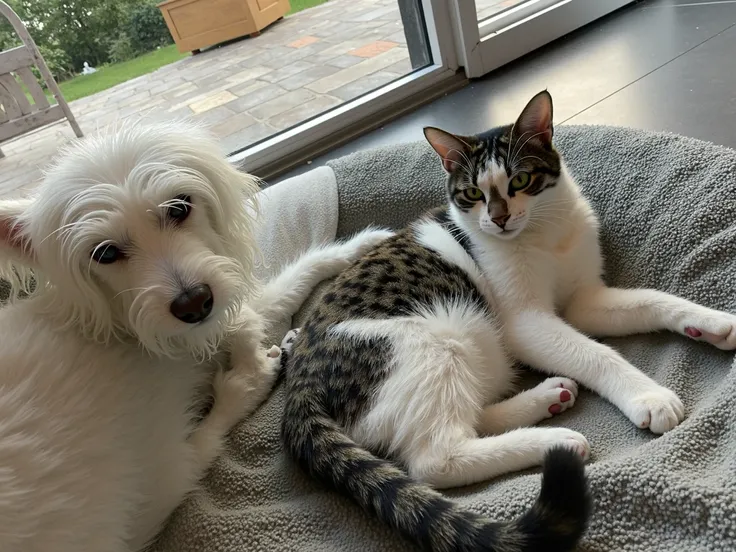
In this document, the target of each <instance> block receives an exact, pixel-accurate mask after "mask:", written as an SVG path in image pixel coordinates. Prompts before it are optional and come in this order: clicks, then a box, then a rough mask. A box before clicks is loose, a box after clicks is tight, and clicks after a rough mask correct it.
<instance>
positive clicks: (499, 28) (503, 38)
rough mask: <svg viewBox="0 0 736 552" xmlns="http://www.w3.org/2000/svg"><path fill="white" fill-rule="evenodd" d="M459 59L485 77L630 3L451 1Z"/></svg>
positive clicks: (472, 74)
mask: <svg viewBox="0 0 736 552" xmlns="http://www.w3.org/2000/svg"><path fill="white" fill-rule="evenodd" d="M452 1H453V2H454V6H455V10H456V15H457V17H456V18H455V21H456V32H457V33H458V34H459V36H460V37H461V40H459V41H458V42H459V43H460V44H461V45H462V51H461V52H458V56H459V58H460V59H461V60H462V64H463V65H464V67H465V71H466V74H467V75H468V76H469V77H479V76H481V75H484V74H486V73H488V72H490V71H492V70H494V69H496V68H498V67H500V66H502V65H504V64H506V63H508V62H510V61H513V60H514V59H516V58H518V57H521V56H523V55H525V54H528V53H529V52H531V51H533V50H535V49H536V48H539V47H540V46H543V45H545V44H547V43H548V42H551V41H552V40H555V39H557V38H560V37H561V36H564V35H565V34H567V33H570V32H572V31H574V30H576V29H578V28H580V27H582V26H584V25H587V24H588V23H590V22H592V21H594V20H596V19H598V18H599V17H602V16H604V15H606V14H608V13H611V12H612V11H615V10H617V9H619V8H621V7H623V6H625V5H626V4H628V3H630V2H632V1H633V0H475V2H472V3H471V2H468V1H465V0H452Z"/></svg>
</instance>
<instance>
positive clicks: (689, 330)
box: [685, 326, 703, 337]
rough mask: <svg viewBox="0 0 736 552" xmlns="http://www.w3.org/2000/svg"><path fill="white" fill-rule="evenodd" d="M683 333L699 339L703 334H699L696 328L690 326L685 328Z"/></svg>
mask: <svg viewBox="0 0 736 552" xmlns="http://www.w3.org/2000/svg"><path fill="white" fill-rule="evenodd" d="M685 333H686V334H687V335H689V336H690V337H700V336H701V335H703V332H701V331H700V330H699V329H698V328H693V327H691V326H688V327H687V328H685Z"/></svg>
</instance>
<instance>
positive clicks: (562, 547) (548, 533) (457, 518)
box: [283, 389, 591, 552]
mask: <svg viewBox="0 0 736 552" xmlns="http://www.w3.org/2000/svg"><path fill="white" fill-rule="evenodd" d="M320 410H321V409H320V408H319V407H316V405H314V404H313V403H312V401H310V400H309V399H307V398H306V397H304V396H303V395H302V396H300V394H299V391H298V390H296V389H292V390H291V393H288V394H287V405H286V416H285V417H284V422H283V437H284V440H285V443H286V448H287V450H288V451H289V452H290V454H291V455H292V456H293V457H294V458H295V459H296V460H297V462H298V463H299V464H300V466H301V467H302V468H303V469H305V470H306V471H307V472H308V473H310V474H311V475H312V476H313V477H315V478H316V479H318V480H320V481H322V482H323V483H325V484H327V485H329V486H331V487H332V488H334V489H336V490H337V491H339V492H341V493H343V494H347V495H348V496H349V497H351V498H352V499H353V500H355V501H356V502H358V503H359V504H360V505H361V506H362V507H363V508H364V509H365V510H367V511H369V512H371V513H373V514H375V515H377V516H378V517H379V518H380V519H381V521H383V522H384V523H386V524H388V525H390V526H391V527H393V528H395V529H397V530H398V531H400V532H401V533H402V534H403V535H404V536H406V537H408V538H409V539H411V540H413V541H415V542H416V543H418V544H419V545H420V546H421V547H422V548H423V549H424V550H431V551H433V552H471V551H472V552H483V551H486V552H532V551H534V552H539V551H544V552H563V551H571V550H574V549H575V546H576V544H577V542H578V541H579V540H580V537H581V536H582V534H583V532H584V531H585V528H586V525H587V522H588V518H589V516H590V511H591V501H590V496H589V492H588V484H587V480H586V478H585V472H584V466H583V462H582V460H581V458H579V457H578V455H577V454H575V453H574V452H572V451H569V450H566V449H562V448H559V449H554V450H551V451H550V452H549V453H548V454H547V457H546V459H545V462H544V471H543V475H542V490H541V492H540V494H539V497H538V498H537V500H536V502H535V503H534V505H533V506H532V507H531V508H530V509H529V510H528V511H527V512H526V513H525V514H524V515H522V516H521V517H520V518H518V519H516V520H514V521H510V522H492V521H491V520H489V519H487V518H484V517H483V516H481V515H478V514H475V513H472V512H470V511H467V510H464V509H462V508H460V507H459V506H458V505H456V504H455V503H453V502H452V501H450V500H448V499H446V498H445V497H444V496H442V495H441V494H440V493H438V492H436V491H434V490H432V489H431V488H429V487H427V486H425V485H422V484H420V483H417V482H416V481H414V480H412V479H411V478H410V477H409V476H408V475H407V474H406V473H404V472H403V471H401V470H400V469H398V468H397V467H396V466H394V465H393V464H392V463H390V462H388V461H386V460H383V459H381V458H378V457H376V456H374V455H372V454H371V453H370V452H368V451H367V450H365V449H363V448H361V447H360V446H359V445H357V444H356V443H354V442H353V441H352V440H351V439H350V438H348V437H347V436H346V435H345V434H344V432H343V431H342V430H341V429H340V427H339V426H338V425H337V424H336V423H335V422H334V420H332V419H330V418H329V417H328V416H326V415H325V413H323V412H321V411H320Z"/></svg>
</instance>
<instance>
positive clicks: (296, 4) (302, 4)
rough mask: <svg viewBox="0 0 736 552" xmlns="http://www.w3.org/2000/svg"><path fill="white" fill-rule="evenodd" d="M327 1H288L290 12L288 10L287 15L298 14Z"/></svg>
mask: <svg viewBox="0 0 736 552" xmlns="http://www.w3.org/2000/svg"><path fill="white" fill-rule="evenodd" d="M327 1H328V0H289V3H290V4H291V10H289V13H288V14H287V15H291V14H292V13H296V12H300V11H302V10H305V9H307V8H312V7H314V6H319V5H320V4H324V3H325V2H327Z"/></svg>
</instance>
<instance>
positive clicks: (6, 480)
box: [0, 123, 388, 552]
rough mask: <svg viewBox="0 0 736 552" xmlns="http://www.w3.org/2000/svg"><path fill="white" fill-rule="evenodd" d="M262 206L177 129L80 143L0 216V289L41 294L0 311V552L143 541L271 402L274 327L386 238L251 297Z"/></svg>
mask: <svg viewBox="0 0 736 552" xmlns="http://www.w3.org/2000/svg"><path fill="white" fill-rule="evenodd" d="M257 190H258V186H257V181H256V179H255V178H253V177H250V176H248V175H245V174H243V173H240V172H238V171H236V170H235V169H234V168H232V167H231V166H230V165H229V164H228V163H227V162H226V160H225V159H224V158H223V157H222V155H221V154H220V152H219V150H218V148H217V146H216V144H214V143H213V141H212V140H211V139H210V138H209V137H208V136H207V135H205V134H204V133H203V132H201V131H200V130H198V129H197V128H196V127H192V126H189V125H185V124H183V123H176V124H173V123H172V124H162V125H151V126H136V125H133V126H130V127H128V128H123V129H121V130H120V131H118V132H117V133H114V134H111V135H106V136H101V137H98V138H93V139H87V140H86V141H83V142H81V143H80V144H79V145H77V146H75V147H73V148H72V149H70V150H69V151H67V152H64V153H63V155H62V157H61V159H60V161H59V162H58V163H57V164H56V166H55V167H54V168H53V169H52V170H51V171H50V172H49V173H48V175H47V176H46V178H45V180H44V182H43V183H42V185H41V187H40V189H39V191H38V194H37V195H36V197H34V198H33V199H29V200H22V201H6V202H0V260H2V261H3V263H2V265H0V267H1V268H2V270H0V274H2V276H3V277H5V278H6V279H10V280H11V281H12V282H13V284H14V287H15V289H16V290H17V289H20V288H21V287H22V286H23V285H24V284H27V283H28V281H29V280H28V276H29V274H30V273H31V272H32V273H33V275H34V281H35V290H34V291H33V293H32V294H31V297H30V298H27V299H19V300H13V301H11V303H10V304H9V305H8V306H6V307H4V308H2V309H0V550H2V551H3V552H21V551H22V552H50V551H52V550H53V551H54V552H72V551H74V552H87V551H89V552H123V551H126V552H130V551H135V550H139V549H141V548H142V547H143V546H145V545H146V544H147V543H148V542H150V540H151V539H152V538H153V537H154V536H155V535H156V533H157V532H158V530H159V529H160V527H161V525H162V523H163V522H164V521H165V520H166V518H167V516H168V515H169V514H170V513H171V512H172V511H173V510H174V509H175V508H176V506H177V505H178V504H179V503H180V502H181V501H182V499H183V498H184V496H185V494H186V493H187V492H188V491H190V490H191V489H192V488H193V487H194V486H195V485H196V483H197V481H198V480H199V479H200V478H201V476H202V475H203V473H204V472H205V470H207V468H208V467H209V465H210V464H211V462H212V461H213V460H214V458H215V457H216V456H217V455H218V453H219V452H220V450H221V446H222V443H223V439H224V437H225V435H226V434H227V432H228V431H229V430H230V429H231V428H232V426H233V425H234V424H235V423H236V422H237V421H238V420H240V419H241V418H242V417H244V416H245V415H247V414H248V413H250V412H252V411H253V410H254V409H255V408H256V407H257V406H258V404H259V403H260V402H261V401H262V400H263V399H264V398H265V397H266V396H267V394H268V393H269V391H270V389H271V386H272V384H273V382H274V380H275V377H276V375H277V372H278V368H279V365H280V359H279V358H278V355H279V350H278V348H276V350H273V349H272V350H271V351H270V352H269V353H268V355H267V353H266V350H265V349H263V348H261V341H262V339H263V336H264V331H265V329H266V327H267V326H268V324H269V323H270V322H273V321H275V320H276V319H278V318H280V317H282V316H288V315H290V314H293V312H295V311H296V310H297V309H298V308H299V307H300V305H301V304H302V302H303V301H304V299H305V298H306V297H307V296H308V294H309V293H310V292H311V290H312V288H313V287H314V286H315V285H316V284H317V283H318V282H319V281H320V280H322V279H324V278H326V277H329V276H332V275H335V274H336V273H337V272H339V271H340V270H342V269H343V268H344V267H346V266H347V265H348V264H349V263H350V262H351V261H352V260H353V259H354V258H357V257H358V256H360V255H362V253H363V252H364V251H365V250H366V249H367V248H368V247H371V246H372V245H374V244H375V243H377V242H378V241H380V240H381V239H383V238H384V237H386V236H387V235H388V234H387V233H386V232H381V231H369V232H364V233H362V234H359V235H358V236H356V237H355V238H353V239H352V240H350V241H349V242H346V243H344V244H335V245H332V246H327V247H324V248H321V249H319V250H315V251H312V252H309V253H308V254H307V255H306V256H304V257H302V258H301V259H300V260H298V261H297V262H296V264H294V265H292V266H291V267H290V268H288V269H286V270H285V271H284V272H283V273H282V274H281V275H280V276H279V277H278V278H276V279H275V280H274V281H273V282H271V283H269V284H267V285H266V286H265V288H263V287H261V286H259V284H258V282H257V281H256V280H255V278H254V277H253V273H252V268H253V264H254V262H255V260H256V257H257V254H258V253H257V249H256V245H255V243H254V238H253V218H252V214H253V212H254V209H253V208H254V207H256V206H255V197H254V196H255V193H256V192H257ZM221 350H230V351H231V353H232V355H231V357H232V360H231V364H232V368H231V369H230V370H227V371H226V370H224V369H223V368H222V359H221V356H222V355H220V354H219V353H218V351H221ZM213 374H214V378H213ZM208 389H211V392H212V394H213V397H214V401H213V406H212V408H211V410H210V411H209V413H208V414H207V415H206V417H205V418H204V419H203V420H202V421H201V423H199V424H197V423H196V422H197V418H198V412H199V411H201V406H202V402H203V397H204V398H206V396H207V391H208Z"/></svg>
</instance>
